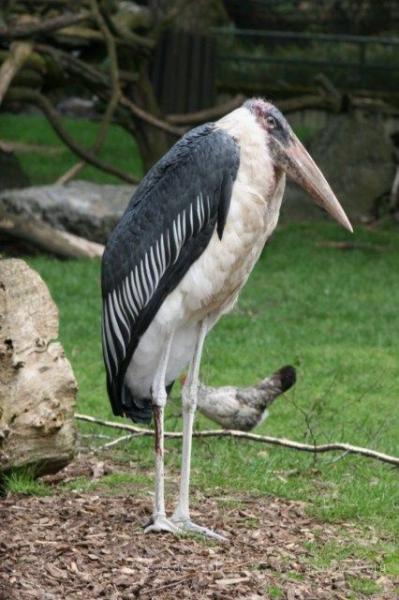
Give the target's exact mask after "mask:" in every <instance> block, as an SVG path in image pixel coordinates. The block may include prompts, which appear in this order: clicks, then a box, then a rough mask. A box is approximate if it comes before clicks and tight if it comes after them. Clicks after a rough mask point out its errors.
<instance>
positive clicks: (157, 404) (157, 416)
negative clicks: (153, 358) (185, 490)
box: [144, 333, 178, 533]
mask: <svg viewBox="0 0 399 600" xmlns="http://www.w3.org/2000/svg"><path fill="white" fill-rule="evenodd" d="M172 341H173V333H172V334H171V335H170V337H169V339H168V342H167V344H166V346H165V349H164V352H163V353H162V357H161V361H160V363H159V366H158V369H157V372H156V374H155V378H154V383H153V386H152V408H153V413H154V429H155V496H154V512H153V517H152V523H151V524H150V525H148V527H146V528H145V530H144V531H145V533H148V532H149V531H171V532H173V533H177V532H178V527H176V526H175V525H174V524H173V523H171V522H170V521H169V520H168V519H167V518H166V513H165V492H164V410H165V404H166V400H167V393H166V389H165V376H166V369H167V366H168V361H169V354H170V348H171V346H172Z"/></svg>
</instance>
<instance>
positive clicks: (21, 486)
mask: <svg viewBox="0 0 399 600" xmlns="http://www.w3.org/2000/svg"><path fill="white" fill-rule="evenodd" d="M1 485H2V487H3V488H4V489H6V490H7V492H8V493H10V494H16V495H21V496H48V495H49V494H51V488H50V487H49V486H48V485H46V484H45V483H43V482H42V481H40V480H38V479H36V478H35V473H34V469H30V468H21V469H14V470H13V471H11V472H10V473H9V474H8V475H5V476H4V479H3V480H2V482H1Z"/></svg>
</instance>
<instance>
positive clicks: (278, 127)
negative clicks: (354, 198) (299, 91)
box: [244, 98, 353, 232]
mask: <svg viewBox="0 0 399 600" xmlns="http://www.w3.org/2000/svg"><path fill="white" fill-rule="evenodd" d="M244 106H245V107H246V108H247V109H248V110H249V111H250V112H251V113H252V114H253V115H254V116H255V118H256V120H257V122H258V124H259V125H260V126H261V127H262V128H263V129H264V130H265V132H266V133H267V136H266V140H267V144H268V147H269V151H270V155H271V157H272V160H273V163H274V167H275V169H276V170H281V171H283V172H284V173H286V175H287V176H288V177H289V178H290V179H292V180H293V181H295V182H296V183H297V184H298V185H300V186H301V187H302V188H303V189H304V190H306V191H307V192H308V193H309V195H310V196H311V197H312V198H313V200H314V201H315V202H316V204H318V205H319V206H320V207H321V208H323V209H324V210H326V211H327V212H328V213H329V214H330V215H331V216H332V218H333V219H335V220H336V221H337V222H338V223H340V224H341V225H342V226H343V227H345V229H347V230H348V231H350V232H353V229H352V225H351V224H350V222H349V219H348V217H347V216H346V214H345V211H344V209H343V208H342V206H341V205H340V203H339V202H338V200H337V198H336V196H335V194H334V192H333V191H332V189H331V187H330V186H329V184H328V183H327V181H326V179H325V177H324V175H323V173H322V172H321V171H320V169H319V167H318V166H317V165H316V163H315V162H314V160H313V159H312V157H311V156H310V155H309V153H308V152H307V150H306V149H305V147H304V146H303V144H302V143H301V142H300V141H299V139H298V138H297V136H296V135H295V133H294V132H293V130H292V129H291V127H290V125H289V124H288V121H287V120H286V119H285V117H284V116H283V115H282V114H281V112H280V111H279V110H278V109H277V108H276V107H275V106H273V104H270V102H266V101H265V100H262V99H261V98H255V99H252V100H248V101H247V102H245V104H244Z"/></svg>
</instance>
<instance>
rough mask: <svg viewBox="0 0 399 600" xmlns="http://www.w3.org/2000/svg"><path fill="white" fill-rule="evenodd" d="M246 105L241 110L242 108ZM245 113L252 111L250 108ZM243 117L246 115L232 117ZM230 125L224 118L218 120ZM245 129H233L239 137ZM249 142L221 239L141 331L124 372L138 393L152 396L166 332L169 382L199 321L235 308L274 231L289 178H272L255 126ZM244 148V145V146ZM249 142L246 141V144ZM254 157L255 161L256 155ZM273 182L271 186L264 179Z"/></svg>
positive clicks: (188, 353) (187, 354)
mask: <svg viewBox="0 0 399 600" xmlns="http://www.w3.org/2000/svg"><path fill="white" fill-rule="evenodd" d="M238 110H242V109H238ZM245 113H246V114H247V115H249V117H250V118H252V116H251V115H250V114H249V112H248V111H246V110H245ZM233 122H235V123H237V122H242V119H241V120H240V119H233ZM218 125H219V126H221V127H223V128H225V129H227V130H228V131H229V133H231V132H230V130H229V123H228V122H226V118H225V119H222V120H221V121H219V123H218ZM251 125H252V124H251V122H249V124H248V123H247V130H245V131H244V133H243V132H242V131H240V132H236V131H235V132H233V135H235V136H236V137H238V138H240V137H242V136H243V135H248V134H249V135H250V134H251V132H248V130H251ZM252 134H253V135H252V137H251V143H252V144H257V145H258V146H259V149H258V152H255V153H254V152H253V151H252V152H251V159H249V157H247V156H245V154H240V167H239V170H238V173H237V178H236V181H235V183H234V186H233V194H232V199H231V204H230V208H229V212H228V216H227V219H226V224H225V228H224V232H223V237H222V240H220V239H219V237H218V236H217V233H216V231H215V233H214V234H213V236H212V238H211V241H210V243H209V245H208V247H207V248H206V249H205V251H204V252H203V254H202V255H201V256H200V257H199V259H198V260H197V261H196V262H195V263H193V265H192V266H191V267H190V269H189V271H188V272H187V273H186V275H185V276H184V277H183V279H182V280H181V281H180V283H179V284H178V285H177V286H176V288H175V289H174V290H173V291H172V292H171V293H170V294H169V296H168V297H167V298H166V299H165V301H164V302H163V304H162V305H161V307H160V309H159V310H158V312H157V314H156V316H155V318H154V319H153V321H152V322H151V324H150V326H149V327H148V329H147V330H146V332H145V333H144V335H143V336H142V338H141V340H140V342H139V344H138V346H137V349H136V351H135V353H134V355H133V357H132V360H131V362H130V365H129V367H128V370H127V373H126V382H127V384H128V386H129V387H130V389H131V391H132V392H133V394H134V395H139V396H140V397H144V398H150V396H151V386H152V383H153V378H154V374H155V371H156V368H157V365H158V364H159V361H160V358H161V352H162V348H163V346H164V344H165V343H166V341H167V339H168V336H169V335H170V334H171V332H172V331H174V332H175V333H174V339H173V344H172V348H171V353H170V360H169V364H168V369H167V376H166V383H170V382H172V381H173V380H174V379H176V378H177V377H178V376H179V375H180V373H181V372H182V371H183V370H184V369H185V368H186V367H187V365H188V364H189V362H190V361H191V358H192V356H193V352H194V346H195V341H196V334H197V331H198V324H199V322H200V321H201V320H202V319H203V318H204V317H205V316H207V315H210V322H211V326H212V325H213V324H214V323H216V321H217V320H218V318H219V317H220V316H221V315H222V314H223V313H225V312H228V311H229V310H231V308H232V307H233V305H234V303H235V301H236V299H237V297H238V294H239V292H240V290H241V288H242V287H243V286H244V285H245V283H246V281H247V279H248V277H249V274H250V273H251V271H252V269H253V267H254V265H255V263H256V261H257V260H258V258H259V255H260V253H261V251H262V248H263V246H264V244H265V241H266V240H267V238H268V237H269V236H270V235H271V233H272V231H273V230H274V228H275V226H276V224H277V220H278V216H279V210H280V205H281V200H282V196H283V192H284V187H285V177H284V176H283V175H281V176H280V177H279V179H278V181H275V180H274V177H273V175H272V177H270V175H271V174H270V173H268V172H266V167H265V165H267V164H270V163H269V162H268V161H267V160H265V153H266V152H267V149H266V147H265V145H264V141H263V138H262V139H260V138H259V133H258V129H257V128H254V127H252ZM241 147H242V146H241ZM244 147H246V144H244ZM254 155H255V156H256V157H257V158H256V164H254V160H253V157H254ZM271 180H272V181H273V180H274V181H275V184H274V186H273V189H267V188H266V185H265V182H266V181H271Z"/></svg>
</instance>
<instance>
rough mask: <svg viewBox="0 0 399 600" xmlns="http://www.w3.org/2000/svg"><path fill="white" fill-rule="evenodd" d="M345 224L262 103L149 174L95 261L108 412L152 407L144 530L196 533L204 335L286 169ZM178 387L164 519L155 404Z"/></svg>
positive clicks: (311, 165)
mask: <svg viewBox="0 0 399 600" xmlns="http://www.w3.org/2000/svg"><path fill="white" fill-rule="evenodd" d="M286 175H288V176H289V177H291V179H293V180H294V181H295V182H296V183H298V184H299V185H301V186H302V187H303V188H304V189H306V190H307V191H308V192H309V194H310V195H311V196H312V198H313V199H314V200H315V201H316V203H317V204H319V205H320V206H321V207H322V208H324V209H325V210H326V211H327V212H328V213H330V215H331V216H332V217H333V218H334V219H336V220H337V221H338V222H339V223H340V224H341V225H343V226H344V227H345V228H346V229H348V230H349V231H352V227H351V225H350V222H349V220H348V218H347V216H346V215H345V212H344V211H343V209H342V207H341V205H340V204H339V202H338V200H337V198H336V197H335V195H334V193H333V192H332V190H331V188H330V186H329V185H328V183H327V181H326V180H325V178H324V177H323V175H322V173H321V171H320V170H319V168H318V167H317V165H316V164H315V162H314V161H313V160H312V158H311V157H310V156H309V154H308V152H307V151H306V150H305V148H304V147H303V145H302V144H301V142H300V141H299V140H298V138H297V137H296V136H295V134H294V132H293V131H292V129H291V127H290V126H289V124H288V122H287V121H286V119H285V118H284V117H283V115H282V114H281V113H280V112H279V111H278V109H277V108H276V107H274V106H273V105H272V104H270V103H268V102H265V101H264V100H262V99H252V100H248V101H246V102H245V103H244V104H243V106H241V107H240V108H238V109H236V110H234V111H233V112H231V113H229V114H228V115H226V116H225V117H223V118H222V119H220V120H219V121H217V122H215V123H208V124H206V125H202V126H200V127H197V128H195V129H193V130H192V131H189V132H188V133H187V134H185V135H184V136H183V137H182V138H181V139H180V140H179V141H178V142H177V143H176V144H175V145H174V146H173V147H172V148H171V150H169V152H167V154H166V155H165V156H164V157H163V158H161V160H160V161H159V162H158V163H157V164H156V165H155V166H154V167H153V168H152V169H151V170H150V171H149V172H148V173H147V175H146V176H145V177H144V179H143V180H142V181H141V183H140V185H139V186H138V188H137V190H136V193H135V194H134V196H133V198H132V199H131V201H130V204H129V206H128V207H127V209H126V212H125V213H124V215H123V216H122V218H121V220H120V222H119V223H118V225H117V226H116V228H115V230H114V231H113V233H112V234H111V236H110V238H109V240H108V243H107V247H106V250H105V253H104V257H103V262H102V295H103V315H102V336H103V353H104V361H105V365H106V373H107V387H108V394H109V398H110V400H111V404H112V409H113V412H114V414H115V415H125V416H126V417H130V418H131V419H132V420H133V421H136V422H137V421H138V422H149V421H150V420H151V413H152V412H153V414H154V427H155V465H156V466H155V497H154V511H153V517H152V520H151V522H150V524H149V525H148V526H147V527H146V529H145V531H146V532H148V531H156V532H159V531H170V532H174V533H177V532H198V533H202V534H204V535H207V536H210V537H215V538H218V539H221V536H219V535H218V534H216V533H214V532H213V531H212V530H209V529H207V528H205V527H200V526H199V525H196V524H194V523H193V522H192V521H191V519H190V514H189V478H190V459H191V438H192V429H193V420H194V413H195V409H196V405H197V395H198V385H199V379H198V377H199V368H200V360H201V353H202V348H203V344H204V340H205V336H206V334H207V333H208V332H209V331H210V329H211V328H212V327H213V326H214V325H215V323H216V322H217V320H218V319H219V317H220V316H221V315H222V314H224V313H226V312H228V311H229V310H231V308H232V307H233V305H234V303H235V302H236V300H237V297H238V295H239V292H240V290H241V288H242V287H243V286H244V285H245V283H246V281H247V279H248V276H249V274H250V272H251V271H252V269H253V267H254V265H255V263H256V261H257V260H258V258H259V255H260V253H261V251H262V248H263V247H264V245H265V242H266V240H267V238H268V237H269V236H270V235H271V233H272V231H273V230H274V228H275V227H276V225H277V221H278V217H279V211H280V206H281V201H282V198H283V193H284V188H285V176H286ZM187 365H190V366H189V373H188V377H187V379H186V383H185V385H184V387H183V390H182V404H183V451H182V454H183V455H182V467H181V482H180V492H179V500H178V504H177V507H176V510H175V512H174V514H173V516H172V517H171V518H170V519H169V518H167V516H166V513H165V501H164V440H163V437H164V429H163V420H164V407H165V403H166V400H167V396H168V392H169V390H170V388H171V387H172V385H173V382H174V381H175V379H176V378H177V377H178V376H179V375H180V374H181V372H182V371H183V370H184V369H185V368H186V367H187Z"/></svg>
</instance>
